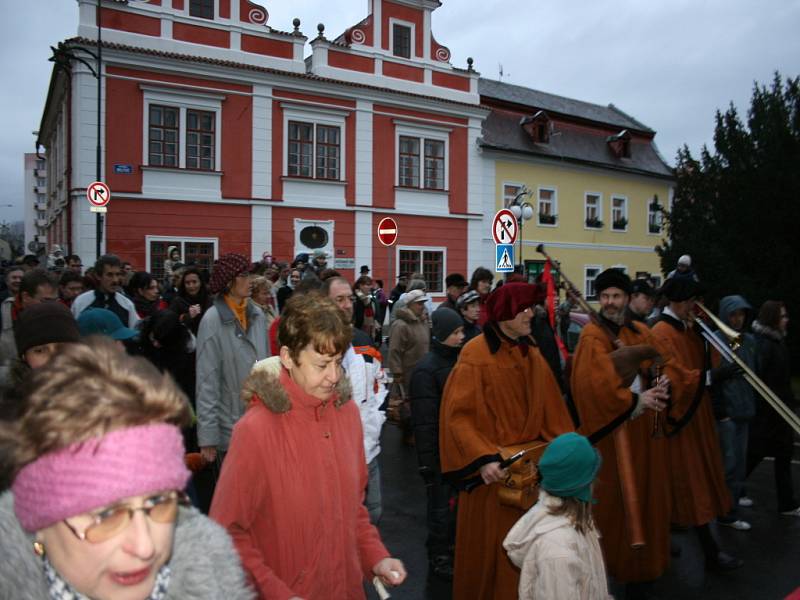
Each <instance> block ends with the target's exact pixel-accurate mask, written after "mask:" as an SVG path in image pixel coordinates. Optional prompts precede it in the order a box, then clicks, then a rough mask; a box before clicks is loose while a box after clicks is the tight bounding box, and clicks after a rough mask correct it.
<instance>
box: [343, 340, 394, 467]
mask: <svg viewBox="0 0 800 600" xmlns="http://www.w3.org/2000/svg"><path fill="white" fill-rule="evenodd" d="M342 367H343V368H344V370H345V373H347V378H348V379H349V380H350V385H351V387H352V389H353V400H354V401H355V403H356V405H357V406H358V410H359V412H360V413H361V426H362V427H363V429H364V454H365V455H366V458H367V464H369V463H370V462H372V460H373V459H374V458H375V457H376V456H378V454H380V451H381V428H382V427H383V422H384V421H385V420H386V414H385V413H384V412H383V411H382V410H380V406H381V405H382V404H383V400H384V398H385V396H386V386H384V385H383V384H382V379H383V367H382V365H381V363H380V362H379V361H377V360H373V361H372V362H367V361H366V360H364V357H363V356H361V355H360V354H357V353H356V351H355V350H353V347H352V346H350V347H349V348H348V349H347V352H345V354H344V358H343V359H342ZM376 381H377V383H378V385H377V386H376V385H375V384H376ZM376 387H377V388H378V390H377V391H375V388H376Z"/></svg>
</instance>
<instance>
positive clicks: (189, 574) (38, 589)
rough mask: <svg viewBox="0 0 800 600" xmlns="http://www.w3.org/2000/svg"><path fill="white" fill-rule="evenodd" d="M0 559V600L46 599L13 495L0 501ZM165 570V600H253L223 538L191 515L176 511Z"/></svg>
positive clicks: (37, 563) (234, 555) (184, 510)
mask: <svg viewBox="0 0 800 600" xmlns="http://www.w3.org/2000/svg"><path fill="white" fill-rule="evenodd" d="M45 551H47V549H46V548H45ZM0 557H2V559H0V598H14V600H42V599H43V598H48V597H49V595H48V591H47V581H46V580H45V576H44V570H43V568H42V563H41V561H40V560H39V559H38V558H37V556H36V555H35V554H34V553H33V535H32V534H30V533H27V532H26V531H24V530H23V529H22V527H21V526H20V524H19V521H17V517H16V515H14V497H13V495H12V493H11V492H5V493H4V494H2V495H0ZM169 565H170V568H171V570H172V577H171V578H170V582H169V589H168V590H167V598H168V599H169V600H187V599H188V598H191V599H192V600H218V599H220V598H224V599H225V600H250V599H251V598H253V597H254V593H253V592H252V590H251V589H250V588H249V586H248V585H247V581H246V579H245V574H244V571H243V570H242V566H241V563H240V561H239V555H238V554H237V553H236V549H235V548H234V546H233V543H232V542H231V539H230V537H228V534H227V532H226V531H225V530H224V529H223V528H222V527H220V526H219V525H217V524H216V523H215V522H213V521H211V520H210V519H209V518H208V517H205V516H203V515H201V514H200V513H199V512H197V510H195V509H192V508H181V509H180V513H179V516H178V523H177V525H176V527H175V540H174V542H173V545H172V557H171V558H170V561H169Z"/></svg>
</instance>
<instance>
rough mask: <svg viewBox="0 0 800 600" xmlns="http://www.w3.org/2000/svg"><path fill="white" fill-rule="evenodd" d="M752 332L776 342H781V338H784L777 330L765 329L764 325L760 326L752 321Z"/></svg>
mask: <svg viewBox="0 0 800 600" xmlns="http://www.w3.org/2000/svg"><path fill="white" fill-rule="evenodd" d="M753 331H754V332H755V333H757V334H759V335H763V336H764V337H768V338H770V339H773V340H775V341H776V342H782V341H783V338H785V337H786V336H785V335H784V334H782V333H781V332H780V331H778V330H777V329H773V328H772V327H767V326H766V325H762V324H761V323H759V322H758V321H753Z"/></svg>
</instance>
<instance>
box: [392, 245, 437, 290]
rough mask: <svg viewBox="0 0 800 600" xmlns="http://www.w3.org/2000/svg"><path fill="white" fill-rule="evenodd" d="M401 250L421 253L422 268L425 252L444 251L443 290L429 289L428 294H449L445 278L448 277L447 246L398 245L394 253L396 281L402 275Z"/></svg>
mask: <svg viewBox="0 0 800 600" xmlns="http://www.w3.org/2000/svg"><path fill="white" fill-rule="evenodd" d="M401 250H408V251H413V252H419V253H420V262H419V264H420V268H422V256H421V255H422V253H423V252H441V253H442V281H441V284H442V286H441V287H442V291H441V292H431V291H429V292H428V294H430V295H436V296H444V295H446V294H447V286H445V283H444V281H445V279H446V278H447V247H446V246H396V248H395V253H394V264H395V267H394V269H395V281H397V278H398V277H400V251H401Z"/></svg>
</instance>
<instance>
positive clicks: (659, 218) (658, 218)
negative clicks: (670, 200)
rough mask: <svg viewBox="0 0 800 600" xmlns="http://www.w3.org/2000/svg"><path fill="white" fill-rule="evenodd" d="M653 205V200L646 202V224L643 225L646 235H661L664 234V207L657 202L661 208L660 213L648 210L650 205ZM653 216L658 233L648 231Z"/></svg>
mask: <svg viewBox="0 0 800 600" xmlns="http://www.w3.org/2000/svg"><path fill="white" fill-rule="evenodd" d="M652 203H653V200H652V199H650V200H648V201H647V223H645V227H646V228H647V235H661V234H662V233H664V211H665V210H666V206H664V205H663V204H661V203H660V202H659V205H660V206H661V210H660V211H654V210H653V209H651V208H650V205H651V204H652ZM653 215H655V217H656V223H658V231H657V232H655V233H654V232H652V231H650V217H651V216H653Z"/></svg>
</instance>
